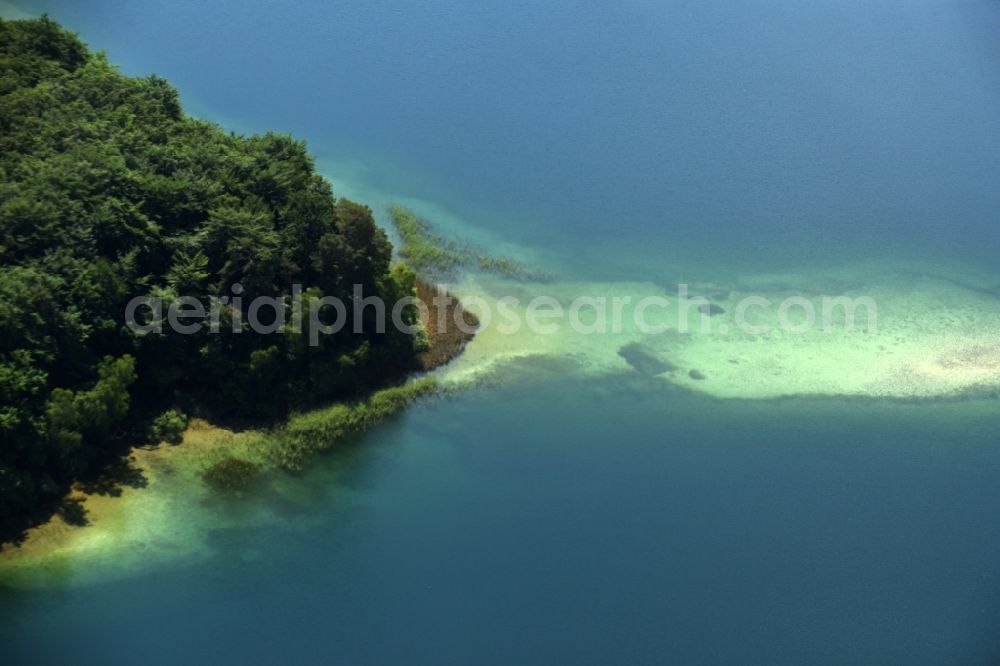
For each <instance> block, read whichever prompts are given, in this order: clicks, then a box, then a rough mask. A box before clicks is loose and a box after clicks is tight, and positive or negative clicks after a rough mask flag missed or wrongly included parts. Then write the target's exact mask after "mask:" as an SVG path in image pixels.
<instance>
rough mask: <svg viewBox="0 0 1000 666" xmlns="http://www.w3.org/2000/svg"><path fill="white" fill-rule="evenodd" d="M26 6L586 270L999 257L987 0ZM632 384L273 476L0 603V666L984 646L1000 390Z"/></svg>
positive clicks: (404, 422) (372, 178)
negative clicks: (193, 550)
mask: <svg viewBox="0 0 1000 666" xmlns="http://www.w3.org/2000/svg"><path fill="white" fill-rule="evenodd" d="M30 10H31V11H32V12H37V11H42V10H47V11H49V12H50V13H51V14H52V16H53V17H54V18H56V19H58V20H60V21H61V22H64V23H65V24H67V25H68V26H70V27H73V28H75V29H77V30H78V31H80V32H81V34H82V35H83V37H84V38H85V39H86V40H87V41H89V42H90V43H91V45H92V46H93V47H95V48H103V49H107V50H108V51H109V53H110V57H111V59H112V60H113V61H115V62H119V63H121V64H122V67H123V70H124V71H125V72H127V73H129V74H145V73H149V72H156V73H159V74H161V75H163V76H166V77H167V78H169V79H170V80H171V81H173V82H174V83H175V84H176V85H177V86H178V87H179V88H180V90H181V93H182V98H183V99H184V101H185V103H186V105H187V107H188V108H189V109H190V110H192V111H193V112H194V113H195V114H197V115H202V116H206V117H210V118H213V119H216V120H218V121H220V122H223V123H224V124H225V125H226V126H227V127H230V128H232V129H237V130H245V131H260V130H265V129H277V130H284V131H291V132H292V133H293V134H294V135H295V136H297V137H299V138H304V139H306V140H307V141H308V142H309V145H310V147H311V149H312V150H313V152H314V153H316V154H317V155H319V156H320V158H321V159H326V160H343V161H351V160H355V161H359V162H361V163H363V164H364V165H365V169H364V173H365V177H366V178H367V179H368V181H369V182H368V183H367V186H370V187H373V188H375V189H380V190H382V191H385V192H391V193H398V194H399V195H401V196H416V197H421V198H424V199H427V200H430V201H435V202H438V203H439V204H440V205H442V206H445V207H447V208H448V209H449V210H451V211H454V212H455V213H456V214H457V215H459V216H461V217H463V218H464V219H467V220H468V222H469V223H470V224H473V225H477V226H479V227H481V228H484V229H487V230H490V231H494V232H496V233H498V234H501V235H503V236H504V237H507V238H510V239H512V240H514V241H517V242H520V243H522V244H524V245H526V246H530V247H536V248H543V249H545V250H546V251H548V252H550V253H553V254H556V255H559V256H562V257H564V258H566V259H567V260H568V261H570V262H572V263H573V264H574V266H575V270H577V271H578V272H579V273H580V274H582V275H585V276H587V277H589V278H592V279H599V278H602V277H608V276H618V277H621V276H629V277H637V278H655V277H656V276H657V274H658V271H661V270H663V266H664V265H665V264H667V263H671V262H674V263H677V264H683V263H684V262H689V263H691V264H700V265H702V266H703V267H704V266H706V265H707V266H709V267H714V268H715V269H716V270H720V271H722V270H738V269H745V270H760V271H769V270H790V269H793V268H801V267H802V266H805V265H815V264H817V263H822V262H826V263H831V264H836V263H837V262H840V261H844V260H847V259H857V258H884V259H885V260H886V261H895V260H899V259H904V260H906V259H910V260H916V259H918V258H920V259H926V258H927V257H930V258H932V259H933V258H943V259H945V260H947V261H948V262H951V263H954V262H958V263H961V264H966V265H968V266H970V267H971V266H975V267H977V269H980V270H981V269H982V268H984V267H985V268H986V269H987V270H992V267H993V265H994V264H993V262H994V261H995V257H996V253H997V251H998V250H1000V228H998V225H997V224H996V212H997V210H1000V187H998V186H997V185H998V183H1000V177H998V176H1000V114H998V113H997V110H998V109H1000V41H998V40H997V35H998V34H1000V4H998V3H996V2H992V1H964V0H963V1H950V0H906V1H895V0H889V1H886V2H879V3H871V2H808V3H806V2H798V1H796V2H791V1H779V2H767V3H765V2H755V3H752V2H739V1H729V2H715V1H709V2H648V3H644V2H627V3H592V2H573V3H569V2H547V3H528V2H504V3H492V2H479V3H474V5H473V4H471V3H466V2H458V1H457V0H431V1H424V2H375V1H366V2H358V1H355V0H349V1H346V2H344V1H338V2H319V1H313V0H310V1H307V2H301V3H296V4H295V6H292V5H291V4H287V3H265V2H260V1H257V0H241V1H240V2H235V1H233V2H213V3H201V2H193V1H190V0H171V1H170V2H113V1H111V0H92V1H90V2H86V3H81V2H70V1H61V0H52V1H49V2H44V1H43V2H33V3H31V7H30ZM335 185H336V184H335ZM734 267H735V268H734ZM647 388H648V387H645V386H643V385H642V384H641V383H640V384H636V383H635V381H634V380H626V379H623V378H607V379H605V380H601V381H598V380H595V379H593V378H591V379H587V380H582V379H579V380H574V379H572V378H567V379H565V380H562V381H555V382H546V383H535V384H528V385H518V386H516V387H512V388H510V389H506V390H495V391H488V392H473V393H468V394H464V395H461V396H458V397H455V398H453V399H450V400H448V401H445V402H440V403H435V404H433V405H427V406H423V407H419V408H417V409H415V410H413V411H412V412H410V413H409V414H407V415H406V416H405V417H404V418H402V419H401V420H399V421H396V422H394V423H391V424H387V425H386V426H385V427H383V428H380V429H379V430H378V431H377V432H375V433H373V434H372V435H371V436H370V437H368V438H366V439H365V441H363V442H361V443H360V444H359V445H358V446H357V447H356V448H355V449H352V450H351V452H349V454H343V455H341V456H339V457H337V458H334V459H330V460H326V461H324V463H323V464H321V465H320V466H319V467H318V468H316V469H314V470H313V471H312V472H311V473H310V475H309V477H308V478H306V479H304V480H302V483H303V484H308V485H310V487H311V488H312V490H313V491H314V492H315V493H316V497H315V499H314V500H313V501H312V502H311V503H310V504H309V505H308V506H307V507H306V508H304V509H300V510H301V511H304V512H305V513H306V514H308V516H309V517H310V519H311V522H310V523H309V524H310V525H311V527H310V529H308V530H306V531H303V530H301V529H297V528H293V527H289V528H288V529H287V530H284V529H274V528H269V529H267V530H261V529H251V528H247V529H245V530H228V531H220V532H218V533H217V534H215V535H213V538H212V545H213V547H214V549H215V553H216V554H215V556H214V557H212V558H210V559H209V560H208V561H205V562H202V563H199V564H196V565H192V566H184V567H180V566H178V567H170V566H166V567H160V568H157V569H156V570H154V571H150V572H147V573H145V574H142V575H141V576H139V577H130V578H126V579H125V580H120V581H115V582H106V583H99V584H95V585H92V586H87V587H76V588H63V587H59V586H54V587H53V588H51V589H43V590H3V591H0V662H2V663H3V664H63V663H67V662H72V663H79V664H90V663H102V664H135V663H143V664H159V663H162V664H174V663H184V662H185V661H189V662H191V663H217V664H230V663H233V664H235V663H254V664H256V663H259V664H272V663H279V662H286V663H348V664H385V663H399V662H408V663H435V664H439V663H456V664H458V663H461V664H466V663H496V664H510V663H537V664H550V663H595V664H596V663H602V664H604V663H684V664H716V663H733V664H748V663H766V664H802V663H809V664H859V663H865V664H908V665H909V664H988V663H996V661H997V660H1000V638H998V637H1000V521H998V520H996V514H997V510H998V508H1000V447H998V446H997V444H998V441H997V436H996V434H995V433H997V432H1000V410H997V409H996V408H995V407H996V406H995V404H990V403H975V402H959V403H948V404H940V405H935V404H931V403H911V404H906V403H889V402H884V401H863V400H858V401H845V400H838V399H802V400H783V401H777V402H775V401H754V402H740V401H719V400H713V399H711V398H707V397H698V396H694V395H688V394H685V393H673V394H667V395H664V394H663V392H662V391H650V390H647ZM345 489H346V490H347V491H350V495H351V501H349V502H348V501H345V500H344V492H345ZM250 501H261V502H265V501H268V500H267V499H266V498H262V499H260V500H250ZM290 524H294V525H301V523H300V522H299V521H297V520H295V521H290ZM248 553H249V554H251V556H248Z"/></svg>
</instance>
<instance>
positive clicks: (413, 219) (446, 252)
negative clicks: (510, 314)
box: [389, 204, 547, 280]
mask: <svg viewBox="0 0 1000 666" xmlns="http://www.w3.org/2000/svg"><path fill="white" fill-rule="evenodd" d="M389 217H390V219H391V220H392V223H393V225H394V226H395V227H396V231H397V232H398V233H399V236H400V239H401V240H402V244H401V246H400V248H399V256H400V257H402V258H403V259H405V260H406V262H407V263H408V264H409V265H410V266H412V267H413V269H414V270H415V271H417V272H418V273H420V274H422V275H424V276H427V277H429V278H448V277H453V276H454V274H455V272H456V271H457V270H458V269H460V268H464V269H469V270H480V271H483V272H485V273H493V274H496V275H500V276H502V277H505V278H510V279H521V280H543V279H547V276H546V275H545V274H544V273H540V272H537V271H532V270H531V269H529V268H528V267H526V266H525V265H524V264H522V263H521V262H519V261H517V260H515V259H511V258H509V257H498V256H493V255H491V254H488V253H486V252H483V251H482V250H480V249H478V248H476V247H475V246H473V245H469V244H462V243H457V242H455V241H453V240H449V239H447V238H444V237H443V236H440V235H439V234H437V233H436V232H434V230H433V229H432V228H431V226H430V224H428V222H427V221H426V220H423V219H421V218H419V217H417V215H416V214H414V213H413V212H412V211H410V210H407V209H406V208H404V207H403V206H400V205H398V204H393V205H392V206H390V207H389Z"/></svg>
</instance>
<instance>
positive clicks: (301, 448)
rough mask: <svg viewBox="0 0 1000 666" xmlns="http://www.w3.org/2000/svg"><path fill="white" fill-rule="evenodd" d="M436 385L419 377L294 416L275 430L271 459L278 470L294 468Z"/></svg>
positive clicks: (428, 391) (368, 426) (400, 408)
mask: <svg viewBox="0 0 1000 666" xmlns="http://www.w3.org/2000/svg"><path fill="white" fill-rule="evenodd" d="M436 386H437V382H436V381H435V380H434V379H431V378H423V379H419V380H416V381H413V382H409V383H407V384H403V385H402V386H394V387H391V388H387V389H382V390H380V391H376V392H375V393H373V394H372V395H371V397H369V398H368V399H367V400H364V401H361V402H356V403H349V404H336V405H332V406H330V407H326V408H324V409H317V410H314V411H311V412H307V413H304V414H298V415H295V416H293V417H292V418H291V419H289V420H288V423H287V425H285V427H284V428H282V429H281V430H279V431H278V432H276V433H275V436H274V440H275V441H274V446H273V452H272V453H271V456H270V457H271V460H272V461H273V462H274V464H275V465H276V466H277V467H280V468H281V469H284V470H288V471H298V470H300V469H302V467H303V466H304V464H305V461H306V460H307V459H308V458H309V457H310V456H311V455H315V454H317V453H321V452H323V451H327V450H329V449H330V448H331V447H333V446H334V445H335V444H337V443H338V442H340V441H342V440H344V439H346V438H348V437H351V436H355V435H359V434H361V433H363V432H365V431H366V430H368V429H369V428H371V427H372V426H374V425H376V424H377V423H379V422H381V421H383V420H385V419H386V418H389V417H390V416H393V415H395V414H397V413H399V412H401V411H403V409H405V408H406V407H407V406H408V405H410V404H411V403H412V402H413V401H414V400H416V399H417V398H420V397H422V396H425V395H428V394H430V393H431V392H433V391H434V390H435V388H436Z"/></svg>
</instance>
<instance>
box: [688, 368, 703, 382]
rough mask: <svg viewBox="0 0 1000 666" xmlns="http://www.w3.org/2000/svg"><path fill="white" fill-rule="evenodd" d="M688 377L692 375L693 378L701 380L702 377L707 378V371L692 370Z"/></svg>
mask: <svg viewBox="0 0 1000 666" xmlns="http://www.w3.org/2000/svg"><path fill="white" fill-rule="evenodd" d="M688 377H690V378H691V379H697V380H698V381H701V380H702V379H705V373H703V372H701V371H700V370H692V371H691V372H689V373H688Z"/></svg>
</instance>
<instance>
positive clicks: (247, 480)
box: [202, 458, 261, 493]
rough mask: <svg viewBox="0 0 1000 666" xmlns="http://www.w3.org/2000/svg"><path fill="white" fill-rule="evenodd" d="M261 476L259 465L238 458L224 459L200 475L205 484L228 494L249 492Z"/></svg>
mask: <svg viewBox="0 0 1000 666" xmlns="http://www.w3.org/2000/svg"><path fill="white" fill-rule="evenodd" d="M260 476H261V468H260V466H259V465H257V464H255V463H252V462H250V461H248V460H242V459H240V458H224V459H222V460H220V461H219V462H217V463H215V464H214V465H212V466H211V467H209V468H208V469H206V470H205V471H204V472H203V473H202V478H203V479H205V483H207V484H208V485H209V486H211V487H212V488H214V489H215V490H220V491H223V492H229V493H242V492H246V491H247V490H249V489H250V488H251V487H252V486H253V485H254V484H255V483H256V482H257V481H258V480H259V479H260Z"/></svg>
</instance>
